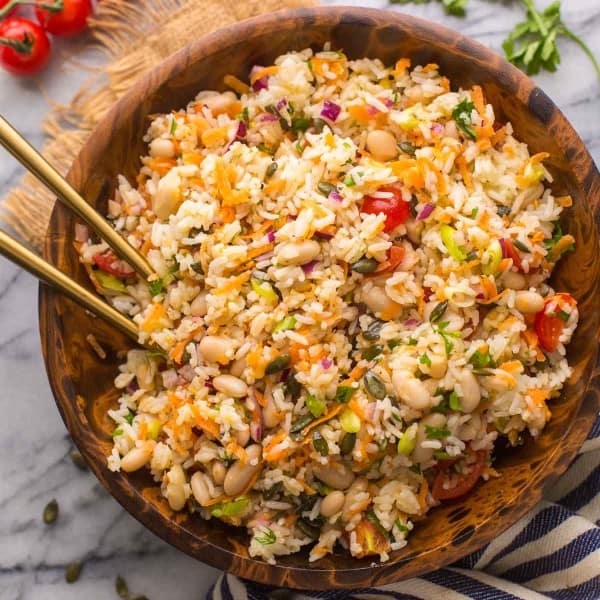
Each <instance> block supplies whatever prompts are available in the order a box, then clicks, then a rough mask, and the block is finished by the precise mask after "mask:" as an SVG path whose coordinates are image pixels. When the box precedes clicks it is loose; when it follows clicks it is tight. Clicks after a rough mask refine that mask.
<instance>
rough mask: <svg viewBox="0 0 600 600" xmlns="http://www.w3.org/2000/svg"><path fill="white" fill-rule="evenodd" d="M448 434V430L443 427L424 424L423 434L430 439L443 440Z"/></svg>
mask: <svg viewBox="0 0 600 600" xmlns="http://www.w3.org/2000/svg"><path fill="white" fill-rule="evenodd" d="M449 435H450V430H449V429H446V428H445V427H432V426H431V425H425V436H426V437H427V438H429V439H430V440H443V439H444V438H447V437H448V436H449Z"/></svg>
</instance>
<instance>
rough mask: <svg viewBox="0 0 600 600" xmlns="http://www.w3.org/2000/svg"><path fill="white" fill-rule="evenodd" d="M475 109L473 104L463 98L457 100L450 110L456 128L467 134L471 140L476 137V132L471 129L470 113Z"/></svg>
mask: <svg viewBox="0 0 600 600" xmlns="http://www.w3.org/2000/svg"><path fill="white" fill-rule="evenodd" d="M474 109H475V105H474V104H473V103H472V102H471V101H470V100H468V99H467V98H465V99H464V100H462V101H461V102H459V103H458V104H457V105H456V106H455V107H454V110H453V111H452V118H453V119H454V121H455V122H456V125H457V126H458V128H459V129H460V130H461V131H462V132H463V133H465V134H466V135H467V136H469V137H470V138H471V139H472V140H476V139H477V134H476V133H475V130H474V129H473V126H472V125H473V123H472V122H471V113H472V111H473V110H474Z"/></svg>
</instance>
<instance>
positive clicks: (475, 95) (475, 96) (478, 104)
mask: <svg viewBox="0 0 600 600" xmlns="http://www.w3.org/2000/svg"><path fill="white" fill-rule="evenodd" d="M471 100H472V101H473V104H474V105H475V110H476V111H477V112H478V113H479V114H480V116H481V117H483V116H484V115H485V97H484V95H483V90H482V89H481V86H479V85H474V86H473V89H472V90H471Z"/></svg>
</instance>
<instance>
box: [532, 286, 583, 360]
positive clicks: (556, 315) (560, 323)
mask: <svg viewBox="0 0 600 600" xmlns="http://www.w3.org/2000/svg"><path fill="white" fill-rule="evenodd" d="M576 306H577V302H576V300H575V298H573V297H572V296H570V295H569V294H556V295H554V296H550V297H549V298H546V300H545V301H544V308H543V309H542V310H541V311H540V312H539V313H537V314H536V315H535V332H536V333H537V336H538V340H539V342H540V346H541V347H542V348H543V349H544V350H546V352H554V351H555V350H556V349H557V348H558V343H559V338H560V336H561V334H562V332H563V329H564V328H565V326H566V324H567V321H568V320H569V315H570V314H571V311H572V310H573V309H574V308H575V307H576Z"/></svg>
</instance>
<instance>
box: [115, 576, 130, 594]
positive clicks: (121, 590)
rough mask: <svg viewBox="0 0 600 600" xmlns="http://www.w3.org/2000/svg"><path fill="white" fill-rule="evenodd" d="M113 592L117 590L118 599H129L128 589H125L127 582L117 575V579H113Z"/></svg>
mask: <svg viewBox="0 0 600 600" xmlns="http://www.w3.org/2000/svg"><path fill="white" fill-rule="evenodd" d="M115 590H117V594H118V596H119V598H128V597H129V588H128V587H127V582H126V581H125V578H124V577H122V576H121V575H117V578H116V579H115Z"/></svg>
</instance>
